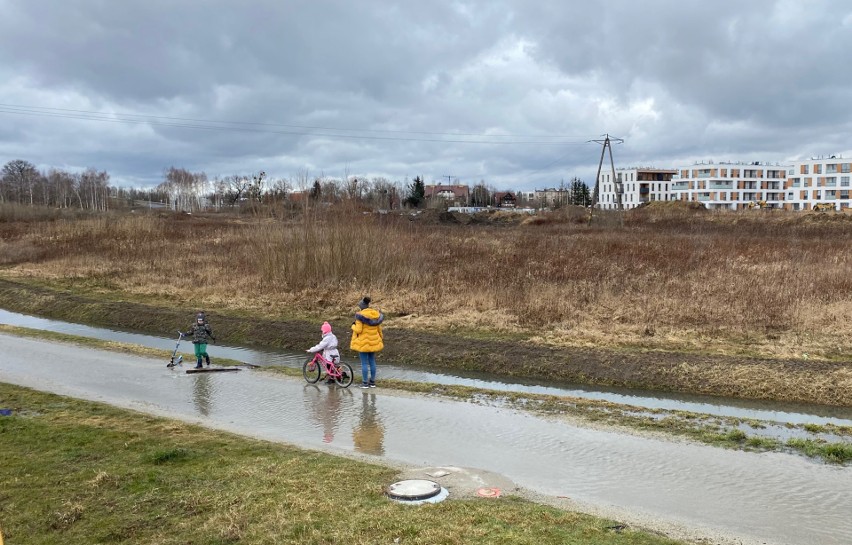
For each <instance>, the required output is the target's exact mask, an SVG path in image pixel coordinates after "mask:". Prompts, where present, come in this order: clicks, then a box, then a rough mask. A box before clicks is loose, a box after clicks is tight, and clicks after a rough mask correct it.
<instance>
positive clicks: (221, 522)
mask: <svg viewBox="0 0 852 545" xmlns="http://www.w3.org/2000/svg"><path fill="white" fill-rule="evenodd" d="M0 407H2V408H11V409H13V414H12V415H11V416H0V457H2V460H3V463H2V464H0V529H2V532H3V535H4V536H5V538H6V543H8V544H10V545H12V544H16V543H28V544H52V543H62V544H64V545H75V544H79V545H90V544H92V543H128V544H137V543H138V544H143V543H144V544H161V545H166V544H175V545H177V544H181V545H185V544H205V545H224V544H233V543H242V544H282V543H294V544H295V543H299V544H332V543H351V544H374V543H389V544H390V543H399V544H403V545H407V544H419V543H422V544H433V543H445V544H448V545H449V544H466V543H471V544H474V543H481V544H491V543H513V544H514V543H518V544H524V543H528V544H536V545H539V544H554V545H555V544H565V543H578V544H579V543H583V544H586V545H624V544H630V545H663V544H674V543H675V542H674V541H671V540H668V539H665V538H662V537H659V536H656V535H652V534H648V533H643V532H639V531H633V530H631V529H623V530H622V529H621V527H620V526H618V525H617V524H616V523H615V522H613V521H608V520H603V519H597V518H593V517H589V516H585V515H580V514H576V513H570V512H564V511H560V510H557V509H554V508H550V507H544V506H540V505H536V504H533V503H529V502H527V501H524V500H521V499H519V498H514V497H508V498H505V499H501V500H498V501H494V500H482V499H479V500H448V501H445V502H442V503H439V504H435V505H425V506H421V507H411V506H406V505H399V504H396V503H394V502H391V501H389V500H387V498H386V497H385V496H384V493H383V490H384V487H385V486H387V485H388V484H390V483H392V482H393V481H394V477H395V471H394V470H392V469H389V468H386V467H381V466H377V465H371V464H367V463H362V462H357V461H352V460H347V459H342V458H337V457H333V456H330V455H327V454H321V453H317V452H310V451H304V450H300V449H296V448H292V447H288V446H284V445H277V444H271V443H267V442H263V441H258V440H252V439H246V438H242V437H238V436H235V435H232V434H228V433H224V432H217V431H211V430H207V429H204V428H201V427H198V426H194V425H189V424H184V423H180V422H175V421H170V420H166V419H162V418H154V417H150V416H145V415H141V414H138V413H134V412H130V411H125V410H119V409H113V408H110V407H108V406H105V405H102V404H97V403H90V402H83V401H76V400H72V399H70V398H65V397H60V396H55V395H51V394H45V393H39V392H35V391H32V390H28V389H25V388H19V387H16V386H11V385H7V384H3V383H0ZM614 527H617V528H618V530H617V531H616V530H615V529H613V528H614Z"/></svg>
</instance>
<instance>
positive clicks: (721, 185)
mask: <svg viewBox="0 0 852 545" xmlns="http://www.w3.org/2000/svg"><path fill="white" fill-rule="evenodd" d="M733 188H734V183H733V182H710V186H709V187H708V189H733Z"/></svg>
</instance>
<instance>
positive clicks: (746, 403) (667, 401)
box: [0, 309, 852, 426]
mask: <svg viewBox="0 0 852 545" xmlns="http://www.w3.org/2000/svg"><path fill="white" fill-rule="evenodd" d="M0 324H7V325H13V326H19V327H27V328H31V329H40V330H45V331H54V332H58V333H65V334H69V335H77V336H81V337H89V338H93V339H100V340H105V341H116V342H124V343H131V344H137V345H141V346H146V347H149V348H157V349H161V350H163V358H164V360H163V361H164V362H165V361H167V360H168V356H169V354H171V351H172V350H173V349H174V347H175V343H176V341H177V331H175V335H174V337H173V338H171V339H169V338H166V337H155V336H151V335H145V334H141V333H135V332H128V331H120V330H115V329H105V328H97V327H91V326H87V325H82V324H75V323H70V322H62V321H58V320H50V319H46V318H40V317H36V316H28V315H25V314H19V313H15V312H9V311H7V310H3V309H0ZM182 348H184V349H186V350H189V351H191V345H190V344H189V343H188V342H187V341H184V343H183V344H182ZM209 352H210V353H211V356H212V357H213V358H214V359H215V358H216V357H217V356H218V357H222V358H228V359H232V360H236V361H241V362H245V363H250V364H253V365H259V366H266V365H285V366H289V367H301V365H302V363H303V362H304V360H305V355H304V353H282V352H271V351H262V350H253V349H248V348H243V347H231V346H221V345H215V346H211V347H210V348H209ZM350 363H351V364H352V367H353V368H354V369H355V370H356V375H357V374H359V373H360V372H359V371H358V369H359V368H360V365H358V364H357V362H355V361H354V360H353V361H351V362H350ZM381 375H382V377H383V378H396V379H403V380H410V381H416V382H432V383H437V384H455V385H462V386H473V387H477V388H487V389H491V390H500V391H511V392H521V393H539V394H550V395H560V396H573V397H581V398H586V399H597V400H605V401H611V402H613V403H619V404H625V405H633V406H636V407H642V408H646V409H668V410H681V411H690V412H697V413H706V414H710V415H715V416H730V417H736V418H750V419H756V420H768V421H772V422H778V423H780V424H788V423H789V424H808V423H810V424H829V423H830V424H836V425H840V426H852V407H826V406H821V405H805V404H793V403H771V402H764V401H750V400H741V399H732V398H722V397H712V396H697V395H687V394H677V393H663V392H650V391H642V390H630V389H618V388H596V387H589V386H579V385H575V384H566V383H558V382H555V381H541V382H536V381H531V380H523V379H517V378H506V377H498V376H494V375H488V374H485V373H455V372H451V371H447V370H429V369H424V368H412V367H404V368H403V367H398V366H394V365H393V364H392V362H391V363H388V362H387V361H382V362H381Z"/></svg>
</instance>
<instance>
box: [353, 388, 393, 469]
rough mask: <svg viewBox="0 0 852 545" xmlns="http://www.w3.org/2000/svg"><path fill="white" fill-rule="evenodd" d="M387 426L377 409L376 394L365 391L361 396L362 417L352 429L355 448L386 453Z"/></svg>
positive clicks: (380, 454) (367, 452)
mask: <svg viewBox="0 0 852 545" xmlns="http://www.w3.org/2000/svg"><path fill="white" fill-rule="evenodd" d="M384 440H385V427H384V426H383V425H382V421H381V420H380V419H379V417H378V413H377V411H376V395H375V394H368V393H366V392H364V394H363V395H362V396H361V417H360V418H359V420H358V425H357V426H355V428H354V429H353V430H352V442H353V443H354V444H355V450H357V451H358V452H363V453H364V454H374V455H376V456H382V455H383V454H384V453H385V445H384Z"/></svg>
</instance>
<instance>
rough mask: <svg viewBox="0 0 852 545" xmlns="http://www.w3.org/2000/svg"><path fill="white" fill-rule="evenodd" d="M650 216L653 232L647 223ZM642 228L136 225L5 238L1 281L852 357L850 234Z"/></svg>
mask: <svg viewBox="0 0 852 545" xmlns="http://www.w3.org/2000/svg"><path fill="white" fill-rule="evenodd" d="M643 214H644V215H643ZM643 214H639V213H637V214H635V215H628V216H627V218H626V220H625V227H624V228H614V227H612V226H611V225H612V224H613V222H611V221H610V222H609V223H605V222H599V224H598V225H599V226H596V225H595V224H594V223H593V224H592V226H591V227H589V226H588V225H586V224H585V223H582V222H577V221H576V219H572V218H567V219H565V220H564V221H551V220H546V221H540V222H527V224H525V225H518V224H513V225H508V226H507V225H468V226H460V225H443V224H438V223H426V222H418V221H410V220H409V219H408V217H400V216H394V217H390V216H379V215H370V214H367V215H365V214H361V213H357V212H355V211H352V210H328V211H324V212H323V213H322V214H317V213H312V212H308V213H305V214H302V215H301V216H299V217H297V218H295V219H293V220H288V221H282V220H275V219H253V218H245V217H234V216H227V215H219V216H216V215H210V216H201V217H196V216H185V215H172V214H159V215H158V214H124V215H119V214H116V215H105V216H98V217H85V218H79V219H77V218H74V219H61V218H60V219H52V220H51V221H27V222H14V221H13V222H7V223H5V224H0V250H2V256H3V257H2V259H0V265H2V266H3V269H2V274H3V275H4V276H7V277H16V276H17V277H22V276H27V277H32V278H36V279H47V280H51V281H55V282H62V283H65V284H67V285H68V286H70V287H73V288H75V289H85V290H93V291H104V292H115V293H123V294H127V295H133V296H137V297H153V298H171V299H177V300H180V301H184V302H189V303H194V304H196V305H199V306H200V305H205V306H208V307H216V306H220V307H223V308H229V309H245V310H250V311H253V312H259V313H261V314H266V315H274V313H275V309H276V308H290V309H293V308H303V309H310V311H311V312H313V313H315V314H323V313H325V314H330V315H336V314H342V313H346V312H348V311H349V310H350V309H351V308H352V306H353V303H354V301H357V300H358V298H360V296H361V295H363V294H365V293H369V294H371V295H372V296H373V298H374V299H375V300H376V301H377V303H378V304H379V305H380V306H381V307H382V308H383V310H385V311H386V312H387V313H388V315H389V316H390V317H392V318H394V322H393V323H394V325H395V326H397V327H416V328H429V329H448V328H459V327H462V328H466V329H479V330H482V331H491V332H494V333H495V334H501V333H507V332H512V333H522V334H525V335H528V336H530V337H532V338H533V340H535V341H537V342H543V343H552V344H556V345H600V344H603V345H621V346H640V347H645V348H655V349H656V348H661V349H695V350H709V351H719V352H735V353H747V354H750V353H755V354H769V355H775V356H789V355H801V354H802V353H804V352H808V353H810V354H813V355H822V356H826V357H837V356H839V355H841V354H844V353H848V352H849V351H850V349H852V341H850V340H848V339H849V335H848V332H849V331H850V330H852V318H850V316H852V237H850V235H852V218H850V217H847V216H844V215H831V216H829V215H815V214H792V213H791V214H751V215H748V214H741V213H731V214H709V213H705V214H692V215H681V216H677V215H672V214H668V215H665V214H664V215H656V216H649V215H647V214H646V213H643Z"/></svg>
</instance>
